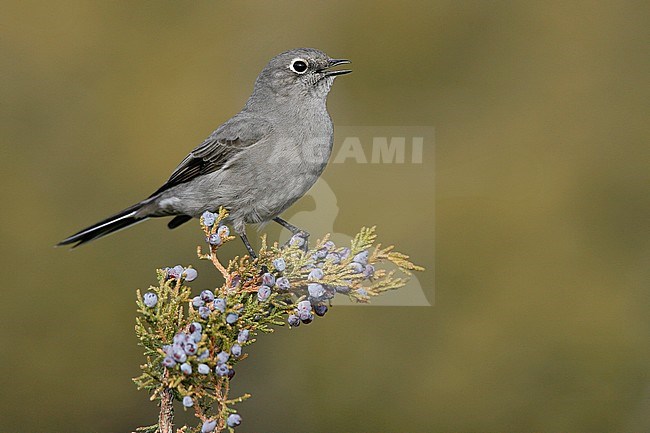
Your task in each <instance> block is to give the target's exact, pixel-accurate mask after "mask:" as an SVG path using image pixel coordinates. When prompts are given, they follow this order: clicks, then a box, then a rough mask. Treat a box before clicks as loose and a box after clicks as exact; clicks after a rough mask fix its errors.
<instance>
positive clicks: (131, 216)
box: [56, 201, 149, 248]
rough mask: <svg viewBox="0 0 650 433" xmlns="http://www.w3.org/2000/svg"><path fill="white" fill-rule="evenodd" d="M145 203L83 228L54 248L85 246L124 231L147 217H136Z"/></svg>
mask: <svg viewBox="0 0 650 433" xmlns="http://www.w3.org/2000/svg"><path fill="white" fill-rule="evenodd" d="M146 203H147V201H144V202H140V203H138V204H135V205H133V206H131V207H129V208H126V209H124V210H123V211H122V212H119V213H117V214H115V215H113V216H111V217H109V218H106V219H105V220H103V221H100V222H98V223H97V224H93V225H92V226H90V227H88V228H85V229H83V230H81V231H80V232H79V233H75V234H74V235H72V236H70V237H68V238H66V239H63V240H62V241H61V242H59V243H58V244H57V245H56V246H57V247H59V246H62V245H70V244H74V245H73V246H72V248H75V247H78V246H79V245H81V244H85V243H86V242H90V241H92V240H94V239H98V238H101V237H103V236H106V235H109V234H111V233H115V232H116V231H118V230H122V229H125V228H127V227H129V226H132V225H133V224H137V223H139V222H140V221H144V220H146V219H147V218H149V217H148V216H146V215H138V211H139V210H140V209H141V208H142V207H143V205H145V204H146Z"/></svg>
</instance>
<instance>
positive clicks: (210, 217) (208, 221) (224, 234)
mask: <svg viewBox="0 0 650 433" xmlns="http://www.w3.org/2000/svg"><path fill="white" fill-rule="evenodd" d="M218 218H219V215H217V214H215V213H212V212H210V211H205V212H203V215H201V223H202V224H203V225H204V226H205V227H207V228H208V230H209V231H208V235H207V236H206V238H205V241H206V242H207V243H209V244H210V245H212V246H219V245H221V243H222V242H223V241H224V240H225V239H227V238H228V236H230V229H229V228H228V226H226V225H221V224H220V223H219V225H218V226H215V223H217V220H218Z"/></svg>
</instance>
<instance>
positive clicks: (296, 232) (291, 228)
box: [273, 217, 309, 251]
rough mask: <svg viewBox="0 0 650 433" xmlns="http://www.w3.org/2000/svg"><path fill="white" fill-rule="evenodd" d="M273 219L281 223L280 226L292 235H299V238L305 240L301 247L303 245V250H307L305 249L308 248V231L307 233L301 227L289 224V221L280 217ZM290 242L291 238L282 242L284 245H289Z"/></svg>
mask: <svg viewBox="0 0 650 433" xmlns="http://www.w3.org/2000/svg"><path fill="white" fill-rule="evenodd" d="M273 221H275V222H276V223H278V224H280V225H281V226H282V227H284V228H285V229H287V230H289V231H290V232H291V234H292V235H294V236H296V235H298V236H300V237H301V238H303V239H304V240H305V243H304V245H303V246H302V247H303V250H304V251H307V250H308V249H309V233H307V232H306V231H304V230H302V229H300V228H298V227H296V226H294V225H293V224H291V223H289V222H287V221H285V220H283V219H282V218H280V217H275V218H273ZM290 242H291V239H289V240H288V241H287V242H286V243H285V244H284V246H285V247H286V246H287V245H289V243H290Z"/></svg>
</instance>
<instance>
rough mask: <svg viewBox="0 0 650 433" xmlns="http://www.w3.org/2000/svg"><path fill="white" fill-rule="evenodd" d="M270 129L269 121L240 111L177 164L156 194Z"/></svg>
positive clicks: (218, 164) (215, 165)
mask: <svg viewBox="0 0 650 433" xmlns="http://www.w3.org/2000/svg"><path fill="white" fill-rule="evenodd" d="M270 132H271V125H270V124H269V122H267V121H265V120H263V119H260V118H258V117H251V116H248V115H244V114H242V113H240V114H238V115H237V116H235V117H233V118H232V119H230V120H229V121H228V122H226V123H224V124H223V125H221V126H220V127H219V128H218V129H217V130H215V131H214V132H213V133H212V134H210V136H209V137H208V138H206V139H205V141H203V143H201V144H200V145H199V146H198V147H197V148H196V149H194V150H193V151H191V152H190V154H189V155H187V156H186V157H185V159H184V160H183V161H181V163H180V164H179V165H178V167H176V169H175V170H174V172H173V173H172V175H171V176H170V177H169V179H168V180H167V182H165V184H164V185H163V186H161V187H160V188H159V189H158V190H157V191H156V192H155V193H153V194H152V196H153V195H156V194H158V193H160V192H162V191H165V190H167V189H169V188H171V187H173V186H176V185H179V184H181V183H185V182H189V181H191V180H192V179H195V178H196V177H198V176H202V175H205V174H207V173H212V172H214V171H217V170H219V169H220V168H222V167H224V166H225V165H226V164H227V163H228V162H229V161H230V160H231V159H232V158H233V157H234V156H235V155H237V154H238V153H239V152H241V151H242V150H244V149H246V148H248V147H250V146H253V145H255V144H257V143H259V142H261V141H262V140H263V139H264V138H265V137H267V136H268V135H269V134H270Z"/></svg>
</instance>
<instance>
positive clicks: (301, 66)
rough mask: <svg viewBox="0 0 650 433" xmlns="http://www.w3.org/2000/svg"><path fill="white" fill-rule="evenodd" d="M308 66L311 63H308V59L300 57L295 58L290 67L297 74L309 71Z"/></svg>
mask: <svg viewBox="0 0 650 433" xmlns="http://www.w3.org/2000/svg"><path fill="white" fill-rule="evenodd" d="M308 67H309V65H308V63H307V60H304V59H301V58H300V57H296V58H295V59H293V60H292V61H291V64H290V65H289V69H291V70H292V71H293V72H295V73H296V74H304V73H305V72H307V68H308Z"/></svg>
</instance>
